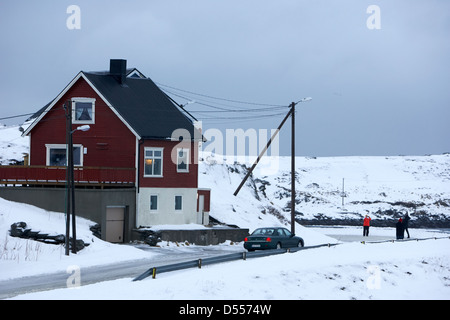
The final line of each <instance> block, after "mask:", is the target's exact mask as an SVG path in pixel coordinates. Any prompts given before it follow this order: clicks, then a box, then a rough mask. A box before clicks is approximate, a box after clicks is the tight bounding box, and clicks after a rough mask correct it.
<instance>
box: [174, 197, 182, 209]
mask: <svg viewBox="0 0 450 320" xmlns="http://www.w3.org/2000/svg"><path fill="white" fill-rule="evenodd" d="M177 197H180V198H181V208H180V209H177ZM174 209H175V212H182V211H183V196H182V195H178V194H177V195H175V197H174Z"/></svg>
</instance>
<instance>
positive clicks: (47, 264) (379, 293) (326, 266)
mask: <svg viewBox="0 0 450 320" xmlns="http://www.w3.org/2000/svg"><path fill="white" fill-rule="evenodd" d="M17 221H27V222H28V224H29V226H30V227H32V228H33V229H35V230H37V229H40V230H42V231H43V232H44V231H45V232H50V233H51V232H54V233H61V232H62V230H64V225H65V222H64V214H61V213H55V212H47V211H45V210H42V209H38V208H35V207H33V206H29V205H25V204H20V203H14V202H10V201H6V200H3V199H0V235H1V236H0V277H1V279H3V280H4V279H11V278H20V277H23V276H30V275H37V274H42V273H52V272H57V271H61V272H66V271H67V268H68V267H69V266H73V265H75V266H77V267H79V268H80V269H79V270H80V278H79V280H80V284H81V286H80V287H77V288H65V289H56V290H51V291H43V292H36V293H29V294H24V295H19V296H16V297H14V299H188V300H192V299H194V300H196V299H199V300H207V299H230V300H239V299H246V300H247V299H263V300H266V299H450V251H449V248H450V239H448V237H447V238H445V239H436V240H434V239H433V240H425V241H405V242H394V243H392V242H385V243H376V244H375V243H373V244H372V243H366V244H362V243H360V242H359V241H358V242H345V243H342V244H340V245H338V246H332V247H324V248H318V249H309V250H303V251H300V252H297V253H289V254H284V255H277V256H272V257H265V258H257V259H247V260H245V261H243V260H242V261H234V262H228V263H223V264H218V265H210V266H203V267H202V269H187V270H184V271H176V272H171V273H164V274H160V275H158V276H157V278H156V279H151V278H147V279H145V280H143V281H138V282H132V278H131V277H130V278H124V279H120V280H114V281H106V282H101V283H97V284H91V285H83V268H85V267H88V266H92V265H101V264H109V263H116V262H119V261H127V260H130V261H132V260H135V259H140V258H148V257H151V255H152V253H151V252H149V251H143V250H140V249H137V248H135V247H134V246H128V245H117V244H110V243H107V242H104V241H102V240H100V239H97V238H95V237H94V236H92V234H91V232H90V231H89V229H88V227H89V225H90V224H92V222H90V221H88V220H85V219H81V218H79V219H78V223H77V232H78V234H79V238H81V239H83V240H85V241H86V242H89V243H90V246H89V247H87V248H85V249H83V250H82V251H80V252H79V253H78V254H77V255H72V254H71V255H70V256H68V257H67V256H65V255H64V249H63V247H61V246H55V245H51V244H43V243H38V242H34V241H31V240H24V239H18V238H12V237H10V236H9V235H8V230H9V226H10V224H11V223H13V222H17ZM297 227H298V233H299V234H301V235H302V236H303V237H304V238H305V241H306V242H307V244H312V243H326V241H329V242H336V240H334V239H332V238H329V237H328V236H326V235H325V234H335V235H355V236H356V235H360V234H361V229H360V228H355V227H346V228H342V227H339V228H302V227H301V226H298V225H297ZM391 235H392V237H393V230H392V229H389V228H371V236H370V237H368V238H366V239H367V240H371V239H375V240H376V239H378V238H377V237H380V236H383V237H389V236H391ZM411 236H412V237H421V238H424V237H444V236H446V234H443V233H441V232H439V231H433V230H424V229H411ZM447 236H448V234H447ZM371 237H372V238H371ZM324 241H325V242H324ZM223 245H224V246H232V244H229V243H227V244H223ZM239 246H240V245H239ZM233 247H234V250H236V248H238V247H236V245H233ZM180 250H185V251H189V250H195V249H193V248H192V247H190V246H186V247H184V248H180ZM143 271H145V270H143ZM70 276H71V274H67V277H68V278H69V277H70ZM1 279H0V280H1ZM149 288H151V290H149Z"/></svg>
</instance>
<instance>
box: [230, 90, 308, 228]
mask: <svg viewBox="0 0 450 320" xmlns="http://www.w3.org/2000/svg"><path fill="white" fill-rule="evenodd" d="M311 99H312V98H303V99H302V100H300V101H297V102H292V103H291V104H290V105H289V107H290V110H289V112H288V113H287V115H286V116H285V117H284V119H283V121H281V123H280V125H279V126H278V128H277V130H276V131H275V133H274V134H273V135H272V137H271V138H270V140H269V141H268V142H267V144H266V146H265V148H264V149H263V150H262V151H261V153H260V154H259V156H258V158H257V159H256V161H255V162H254V163H253V165H252V167H251V168H250V170H249V171H248V172H247V174H246V175H245V177H244V179H243V180H242V181H241V184H240V185H239V187H238V188H237V189H236V191H235V192H234V195H235V196H236V195H237V194H238V193H239V191H240V190H241V188H242V186H243V185H244V183H245V182H246V181H247V179H248V177H250V175H251V174H252V172H253V169H255V167H256V165H257V164H258V162H259V160H260V159H261V158H262V156H263V155H264V153H265V152H266V151H267V149H268V148H269V146H270V144H271V143H272V141H273V139H275V137H276V135H277V134H278V132H279V131H280V129H281V127H282V126H283V125H284V123H285V122H286V120H287V119H288V118H289V116H291V117H292V118H291V119H292V132H291V233H293V234H294V233H295V106H296V105H297V104H298V103H300V102H306V101H310V100H311Z"/></svg>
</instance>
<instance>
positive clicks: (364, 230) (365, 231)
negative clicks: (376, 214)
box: [363, 226, 369, 237]
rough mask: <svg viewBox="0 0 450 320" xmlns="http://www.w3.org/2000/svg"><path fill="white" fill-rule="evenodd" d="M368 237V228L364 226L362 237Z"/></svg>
mask: <svg viewBox="0 0 450 320" xmlns="http://www.w3.org/2000/svg"><path fill="white" fill-rule="evenodd" d="M368 236H369V226H364V227H363V237H368Z"/></svg>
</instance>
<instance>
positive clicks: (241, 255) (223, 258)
mask: <svg viewBox="0 0 450 320" xmlns="http://www.w3.org/2000/svg"><path fill="white" fill-rule="evenodd" d="M433 239H434V240H437V239H450V237H449V236H446V237H429V238H414V239H401V240H383V241H361V242H360V243H362V244H377V243H385V242H406V241H424V240H433ZM341 244H343V243H324V244H318V245H314V246H308V247H295V248H288V249H272V250H261V251H252V252H247V251H243V252H237V253H231V254H226V255H220V256H216V257H210V258H203V259H195V260H190V261H186V262H179V263H174V264H169V265H163V266H159V267H151V268H149V269H148V270H147V271H145V272H144V273H142V274H141V275H139V276H137V277H136V278H134V279H133V281H140V280H143V279H145V278H148V277H150V276H151V277H152V278H153V279H155V278H156V274H160V273H166V272H171V271H178V270H183V269H188V268H201V267H202V266H205V265H211V264H216V263H222V262H230V261H236V260H246V259H251V258H260V257H266V256H272V255H277V254H284V253H289V252H297V251H300V250H307V249H315V248H321V247H333V246H337V245H341Z"/></svg>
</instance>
